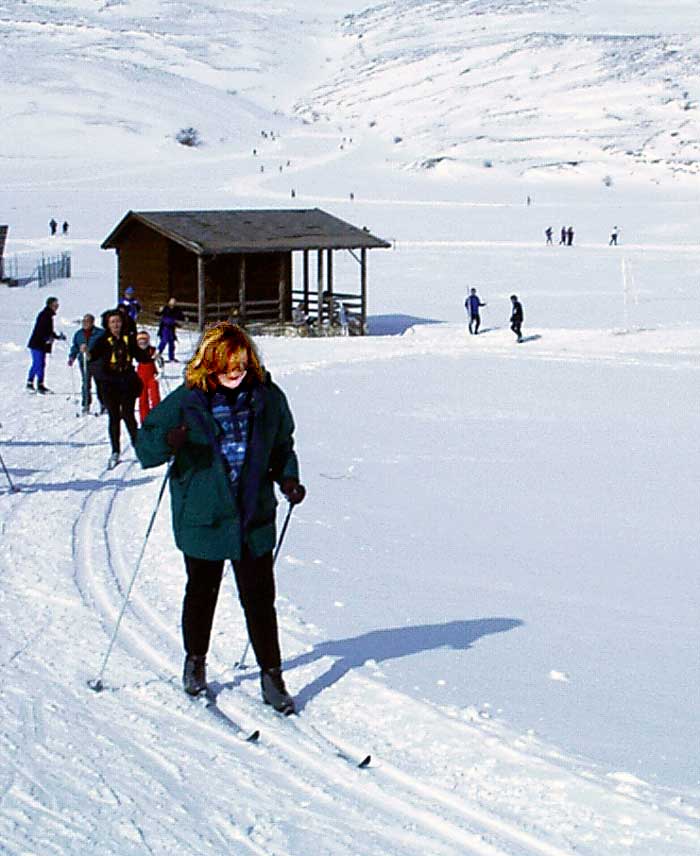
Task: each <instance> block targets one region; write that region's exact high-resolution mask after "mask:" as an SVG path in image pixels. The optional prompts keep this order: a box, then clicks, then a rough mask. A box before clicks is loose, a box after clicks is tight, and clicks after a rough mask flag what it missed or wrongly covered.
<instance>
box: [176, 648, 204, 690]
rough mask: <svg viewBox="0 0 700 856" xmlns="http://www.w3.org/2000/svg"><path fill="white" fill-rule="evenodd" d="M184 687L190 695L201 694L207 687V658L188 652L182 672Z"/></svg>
mask: <svg viewBox="0 0 700 856" xmlns="http://www.w3.org/2000/svg"><path fill="white" fill-rule="evenodd" d="M182 687H183V689H184V690H185V692H186V693H187V694H188V695H192V696H195V695H199V694H200V693H201V692H204V691H205V690H206V688H207V658H206V657H205V656H204V655H201V656H197V655H196V654H188V655H187V656H186V657H185V669H184V671H183V673H182Z"/></svg>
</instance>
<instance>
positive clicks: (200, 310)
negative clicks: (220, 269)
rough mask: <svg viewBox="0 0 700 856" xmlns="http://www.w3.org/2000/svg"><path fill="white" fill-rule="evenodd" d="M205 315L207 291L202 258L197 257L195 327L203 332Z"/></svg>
mask: <svg viewBox="0 0 700 856" xmlns="http://www.w3.org/2000/svg"><path fill="white" fill-rule="evenodd" d="M206 314H207V289H206V280H205V270H204V256H197V326H198V327H199V330H200V332H201V331H202V330H204V324H205V321H206Z"/></svg>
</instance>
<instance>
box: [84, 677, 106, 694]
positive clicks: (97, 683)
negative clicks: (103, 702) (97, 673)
mask: <svg viewBox="0 0 700 856" xmlns="http://www.w3.org/2000/svg"><path fill="white" fill-rule="evenodd" d="M87 685H88V686H89V687H90V689H91V690H92V691H93V692H95V693H101V692H102V690H103V689H104V684H103V683H102V681H101V680H100V679H99V678H91V679H90V680H89V681H88V682H87Z"/></svg>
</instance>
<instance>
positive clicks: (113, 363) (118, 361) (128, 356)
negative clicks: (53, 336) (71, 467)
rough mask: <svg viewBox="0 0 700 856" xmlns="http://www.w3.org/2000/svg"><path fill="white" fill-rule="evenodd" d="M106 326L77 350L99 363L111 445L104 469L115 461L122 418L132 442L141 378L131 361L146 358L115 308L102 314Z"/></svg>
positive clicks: (119, 440)
mask: <svg viewBox="0 0 700 856" xmlns="http://www.w3.org/2000/svg"><path fill="white" fill-rule="evenodd" d="M103 318H104V319H105V325H106V328H107V329H106V330H105V333H104V335H103V336H100V338H99V339H97V341H96V342H95V343H94V344H93V345H92V346H91V347H90V348H88V346H87V345H81V346H80V350H81V351H82V352H83V353H84V354H87V357H88V359H89V360H91V361H95V362H96V363H99V364H98V365H97V366H96V368H95V369H94V371H95V375H96V377H97V378H98V381H99V383H101V384H102V399H103V401H104V403H105V405H106V406H107V414H108V419H109V424H108V430H109V441H110V444H111V446H112V454H111V455H110V458H109V462H108V464H107V469H110V470H113V469H114V468H115V467H116V466H117V464H118V463H119V455H120V454H121V422H122V420H123V421H124V424H125V425H126V428H127V431H128V432H129V437H130V438H131V445H132V446H134V447H135V446H136V432H137V430H138V428H137V426H136V416H135V415H134V406H135V404H136V399H137V398H138V397H139V395H140V394H141V381H140V379H139V377H138V375H137V374H136V372H135V371H134V365H133V361H134V360H136V361H137V362H139V363H145V362H148V360H149V359H150V357H149V355H148V353H147V352H146V351H143V350H141V348H139V346H138V345H137V344H136V337H135V336H134V334H133V333H126V332H124V331H123V321H122V316H121V313H120V312H119V310H117V309H112V310H111V311H109V312H106V313H105V314H104V315H103Z"/></svg>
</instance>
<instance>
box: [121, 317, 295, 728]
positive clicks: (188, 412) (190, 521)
mask: <svg viewBox="0 0 700 856" xmlns="http://www.w3.org/2000/svg"><path fill="white" fill-rule="evenodd" d="M293 434H294V421H293V418H292V414H291V412H290V409H289V405H288V404H287V399H286V398H285V396H284V393H283V392H282V390H281V389H280V388H279V387H278V386H276V385H275V384H274V383H273V382H272V380H271V378H270V375H269V374H268V373H267V372H266V371H265V370H264V368H263V367H262V366H261V364H260V360H259V357H258V354H257V351H256V349H255V346H254V345H253V343H252V341H251V340H250V338H249V337H248V336H247V335H246V333H244V332H243V330H241V328H240V327H238V326H237V325H236V324H233V323H231V322H230V321H221V322H219V323H218V324H215V325H213V326H212V327H210V328H209V329H208V330H207V331H206V332H205V333H204V334H203V336H202V338H201V340H200V342H199V346H198V348H197V351H196V353H195V354H194V356H193V357H192V359H191V360H190V361H189V363H188V364H187V368H186V371H185V382H184V383H183V384H182V386H180V387H178V388H177V389H176V390H174V391H173V392H171V393H170V395H168V396H167V398H165V399H164V400H163V401H162V402H161V403H160V404H159V405H158V407H156V408H155V409H154V410H152V411H151V412H150V413H149V414H148V416H147V417H146V421H145V422H144V424H143V427H142V428H141V430H140V431H139V435H138V441H137V445H136V453H137V455H138V457H139V460H140V461H141V465H142V466H143V467H144V468H148V467H157V466H160V465H161V464H163V463H165V462H166V461H167V460H169V459H170V458H173V457H174V460H173V463H172V469H171V473H170V495H171V500H172V508H173V527H174V535H175V543H176V544H177V546H178V548H179V549H180V550H181V551H182V553H183V554H184V563H185V571H186V574H187V584H186V587H185V597H184V602H183V607H182V634H183V641H184V648H185V663H184V670H183V679H182V680H183V688H184V690H185V692H187V693H189V694H190V695H198V694H199V693H201V692H204V691H205V690H206V689H207V680H206V656H207V652H208V650H209V640H210V637H211V628H212V622H213V619H214V612H215V609H216V601H217V598H218V594H219V587H220V584H221V578H222V573H223V567H224V562H225V561H226V560H227V559H230V560H231V562H232V564H233V570H234V574H235V577H236V584H237V586H238V594H239V598H240V601H241V605H242V607H243V612H244V614H245V620H246V625H247V629H248V635H249V637H250V641H251V644H252V647H253V651H254V653H255V657H256V659H257V662H258V665H259V667H260V674H261V688H262V697H263V700H264V701H265V703H266V704H270V705H272V706H273V707H274V708H275V710H277V711H279V712H281V713H284V714H289V713H294V711H295V708H294V700H293V698H292V697H291V696H290V694H289V693H288V691H287V688H286V686H285V684H284V680H283V677H282V668H281V662H282V661H281V654H280V646H279V638H278V629H277V613H276V611H275V580H274V574H273V558H272V550H273V547H274V545H275V540H276V536H275V509H276V506H277V501H276V499H275V495H274V489H273V488H274V484H275V483H276V484H277V485H278V486H279V488H280V490H281V491H282V493H283V494H284V496H285V497H286V498H287V500H288V501H289V503H290V504H292V505H296V504H297V503H300V502H302V500H303V499H304V496H305V495H306V490H305V488H304V487H303V485H301V484H300V482H299V465H298V462H297V456H296V453H295V452H294V438H293Z"/></svg>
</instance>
